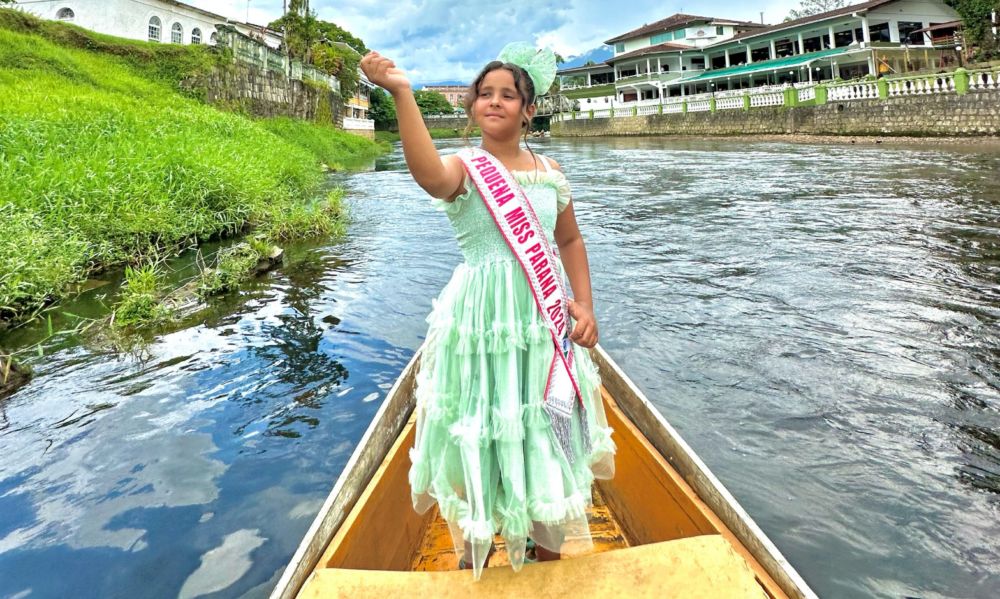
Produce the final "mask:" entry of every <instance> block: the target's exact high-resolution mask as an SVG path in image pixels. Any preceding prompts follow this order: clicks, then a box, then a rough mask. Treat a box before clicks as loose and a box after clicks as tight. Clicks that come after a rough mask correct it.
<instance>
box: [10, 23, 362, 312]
mask: <svg viewBox="0 0 1000 599" xmlns="http://www.w3.org/2000/svg"><path fill="white" fill-rule="evenodd" d="M204 51H205V49H204V48H192V47H189V46H180V45H176V44H170V45H166V44H163V45H159V44H150V43H146V42H130V41H128V40H119V39H117V38H111V37H109V36H100V35H98V34H93V33H91V32H87V31H84V30H80V29H79V28H74V27H70V26H67V25H65V24H61V23H54V22H45V21H40V20H38V19H34V18H33V17H30V16H29V15H24V14H23V13H20V12H18V11H10V10H4V9H0V321H5V320H14V319H18V318H26V317H30V316H31V315H32V314H34V313H36V312H37V311H38V310H39V309H40V308H41V307H43V306H45V305H47V304H49V303H51V302H52V301H53V300H55V299H58V298H60V297H62V296H64V295H66V294H67V293H68V290H69V289H70V287H69V286H70V285H71V284H72V283H75V282H78V281H80V280H82V279H84V278H86V277H87V276H89V275H91V274H93V273H95V272H99V271H101V270H104V269H107V268H109V267H115V266H119V265H126V264H127V265H131V266H135V265H140V264H144V263H146V262H148V261H150V260H151V259H157V260H158V259H160V258H162V257H166V256H169V255H171V254H174V253H177V252H180V251H181V250H183V249H185V248H187V247H190V246H191V245H193V244H197V242H199V241H204V240H209V239H219V238H224V237H230V236H234V235H237V234H241V233H244V232H247V231H251V230H257V231H261V232H263V233H264V234H265V236H268V232H272V231H273V232H274V235H275V236H274V239H290V238H294V237H304V236H307V235H311V234H323V233H325V232H327V231H330V230H333V229H335V228H336V226H335V225H333V224H331V223H328V222H326V223H324V222H323V220H324V218H326V216H328V213H329V209H328V208H326V207H324V206H325V205H326V204H328V202H329V200H328V199H324V200H320V201H318V202H317V201H315V200H314V198H317V197H322V196H323V194H324V193H325V191H324V188H325V185H324V183H325V175H324V173H323V170H322V168H321V166H320V162H325V163H326V164H329V165H331V166H340V165H346V164H348V163H349V162H350V161H351V158H352V157H353V156H355V155H357V156H363V159H364V160H370V159H371V158H373V157H374V156H375V155H376V154H377V153H378V152H379V146H378V145H377V144H375V143H373V142H371V141H369V140H365V139H363V138H361V137H358V136H354V135H351V134H349V133H346V132H343V131H337V130H333V129H332V128H330V127H328V126H319V125H316V124H312V123H305V122H299V121H293V120H291V119H273V120H262V121H258V120H253V119H250V118H247V117H245V116H241V115H236V114H230V113H225V112H222V111H220V110H217V109H215V108H213V107H211V106H207V105H205V104H203V103H201V102H199V101H197V100H195V99H193V98H191V97H189V96H186V95H184V94H182V93H180V92H178V91H177V85H176V83H177V81H178V79H179V78H180V77H181V76H182V74H187V73H190V72H191V71H192V70H197V69H200V68H207V66H208V65H210V64H211V61H210V60H209V59H211V60H214V59H213V58H212V56H211V55H210V54H205V55H204V56H202V55H201V54H200V53H203V52H204ZM206 57H207V58H206ZM156 63H162V64H156ZM338 206H339V204H338ZM317 210H318V212H317ZM338 211H339V207H338ZM338 214H339V212H338ZM321 216H323V218H320V217H321ZM300 227H301V228H300ZM140 270H141V269H140ZM134 308H135V312H134V313H135V314H138V313H140V310H139V309H138V308H139V306H138V305H136V306H135V307H134ZM132 309H133V308H132V307H129V310H132ZM129 313H130V312H128V311H126V314H129ZM126 320H127V319H126Z"/></svg>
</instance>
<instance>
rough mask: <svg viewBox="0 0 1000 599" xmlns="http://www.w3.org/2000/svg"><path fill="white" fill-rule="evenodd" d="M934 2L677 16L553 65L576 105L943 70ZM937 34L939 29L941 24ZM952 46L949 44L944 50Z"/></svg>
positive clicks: (950, 27) (939, 10) (947, 19)
mask: <svg viewBox="0 0 1000 599" xmlns="http://www.w3.org/2000/svg"><path fill="white" fill-rule="evenodd" d="M958 18H959V16H958V13H956V12H955V10H954V9H952V8H951V7H949V6H948V5H947V4H945V2H944V1H943V0H869V1H867V2H862V3H860V4H853V5H850V6H846V7H844V8H839V9H836V10H832V11H829V12H826V13H822V14H817V15H811V16H809V17H805V18H802V19H797V20H794V21H787V22H784V23H779V24H777V25H760V24H756V23H748V22H742V21H733V20H729V19H718V18H712V17H698V16H693V15H684V14H677V15H673V16H671V17H668V18H666V19H663V20H660V21H656V22H655V23H650V24H648V25H643V26H642V27H639V28H637V29H634V30H632V31H629V32H626V33H623V34H621V35H618V36H615V37H613V38H611V39H609V40H607V41H606V42H605V43H608V44H614V48H615V54H614V56H613V57H612V58H611V59H609V60H608V61H606V62H605V63H602V64H594V65H588V66H583V67H576V68H572V69H566V70H563V71H560V72H559V73H558V74H559V75H560V76H562V77H563V87H562V89H563V90H564V91H563V94H564V95H565V96H566V97H568V98H570V99H572V100H574V101H575V102H577V103H578V109H579V110H595V109H603V108H606V107H609V106H612V105H615V104H620V103H623V102H644V101H649V102H659V101H661V100H662V99H663V98H666V97H670V96H684V95H691V94H697V93H706V92H716V91H726V90H733V89H745V88H750V87H758V86H766V85H773V84H807V83H812V82H814V81H824V80H830V79H838V78H840V79H851V78H855V77H861V76H864V75H883V74H892V73H903V72H911V71H919V70H935V69H940V68H944V67H949V66H953V65H952V64H951V62H952V61H954V60H955V58H956V55H955V52H954V50H952V49H950V48H947V47H946V46H945V47H942V45H941V44H939V43H938V39H939V38H935V33H934V32H936V31H938V30H941V28H942V27H946V26H947V31H950V32H954V30H955V27H956V26H957V25H956V19H958ZM942 31H944V30H942ZM953 47H954V45H952V48H953Z"/></svg>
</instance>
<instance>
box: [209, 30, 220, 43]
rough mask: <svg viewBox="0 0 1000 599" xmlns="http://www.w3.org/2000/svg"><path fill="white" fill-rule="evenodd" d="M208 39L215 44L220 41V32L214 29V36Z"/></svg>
mask: <svg viewBox="0 0 1000 599" xmlns="http://www.w3.org/2000/svg"><path fill="white" fill-rule="evenodd" d="M208 41H210V42H212V43H213V44H218V43H219V34H218V33H216V32H214V31H213V32H212V36H211V37H209V38H208Z"/></svg>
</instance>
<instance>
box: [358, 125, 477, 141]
mask: <svg viewBox="0 0 1000 599" xmlns="http://www.w3.org/2000/svg"><path fill="white" fill-rule="evenodd" d="M427 132H428V133H430V134H431V139H454V138H459V137H462V136H463V135H465V128H462V129H448V128H442V127H428V128H427ZM478 136H479V127H475V128H474V129H473V130H472V132H471V133H469V137H478ZM375 141H377V142H385V143H395V142H397V141H399V132H398V131H376V132H375Z"/></svg>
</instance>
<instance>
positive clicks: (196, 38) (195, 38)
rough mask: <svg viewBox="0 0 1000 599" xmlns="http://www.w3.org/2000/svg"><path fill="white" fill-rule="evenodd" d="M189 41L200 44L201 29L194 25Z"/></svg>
mask: <svg viewBox="0 0 1000 599" xmlns="http://www.w3.org/2000/svg"><path fill="white" fill-rule="evenodd" d="M191 43H192V44H200V43H201V29H198V28H197V27H195V28H194V29H192V30H191Z"/></svg>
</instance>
